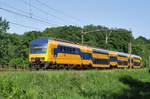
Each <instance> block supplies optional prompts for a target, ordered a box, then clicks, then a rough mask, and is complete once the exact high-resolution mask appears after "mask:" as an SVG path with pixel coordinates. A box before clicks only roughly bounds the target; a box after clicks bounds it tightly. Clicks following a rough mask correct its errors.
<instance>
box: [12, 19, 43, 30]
mask: <svg viewBox="0 0 150 99" xmlns="http://www.w3.org/2000/svg"><path fill="white" fill-rule="evenodd" d="M9 23H10V24H13V25H17V26H20V27H24V28H29V29H40V28H36V27H32V26H27V25H23V24H19V23H15V22H11V21H9Z"/></svg>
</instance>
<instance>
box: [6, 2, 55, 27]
mask: <svg viewBox="0 0 150 99" xmlns="http://www.w3.org/2000/svg"><path fill="white" fill-rule="evenodd" d="M3 5H5V6H6V7H9V8H11V9H13V10H15V11H17V12H21V13H24V14H27V15H28V14H29V16H30V17H31V18H32V17H33V18H38V19H42V20H44V21H47V22H49V21H52V22H53V23H51V24H52V25H55V26H57V24H58V23H57V22H55V21H53V20H49V19H47V18H43V17H40V16H37V15H34V14H33V13H32V14H30V13H31V11H30V12H26V11H24V10H22V9H19V8H16V7H14V6H11V5H10V4H7V3H4V2H3Z"/></svg>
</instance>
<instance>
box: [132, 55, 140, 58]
mask: <svg viewBox="0 0 150 99" xmlns="http://www.w3.org/2000/svg"><path fill="white" fill-rule="evenodd" d="M132 57H133V58H141V57H140V56H138V55H132Z"/></svg>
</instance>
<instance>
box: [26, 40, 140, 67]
mask: <svg viewBox="0 0 150 99" xmlns="http://www.w3.org/2000/svg"><path fill="white" fill-rule="evenodd" d="M29 62H30V66H31V68H35V69H41V68H43V69H47V68H67V69H68V68H78V69H88V68H140V67H141V57H140V56H137V55H130V54H126V53H121V52H115V51H108V50H103V49H98V48H92V47H88V46H83V45H79V44H76V43H73V42H70V41H65V40H59V39H54V38H39V39H35V40H32V41H31V42H30V51H29Z"/></svg>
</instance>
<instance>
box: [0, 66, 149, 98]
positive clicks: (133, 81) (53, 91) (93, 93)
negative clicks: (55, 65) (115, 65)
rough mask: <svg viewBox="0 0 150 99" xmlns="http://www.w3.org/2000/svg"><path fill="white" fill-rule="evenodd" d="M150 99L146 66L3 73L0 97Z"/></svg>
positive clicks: (0, 83)
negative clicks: (132, 68) (129, 68)
mask: <svg viewBox="0 0 150 99" xmlns="http://www.w3.org/2000/svg"><path fill="white" fill-rule="evenodd" d="M3 98H4V99H5V98H8V99H135V98H136V99H150V74H149V73H148V70H146V69H134V70H89V71H65V70H58V71H52V70H51V71H18V72H1V73H0V99H3Z"/></svg>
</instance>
